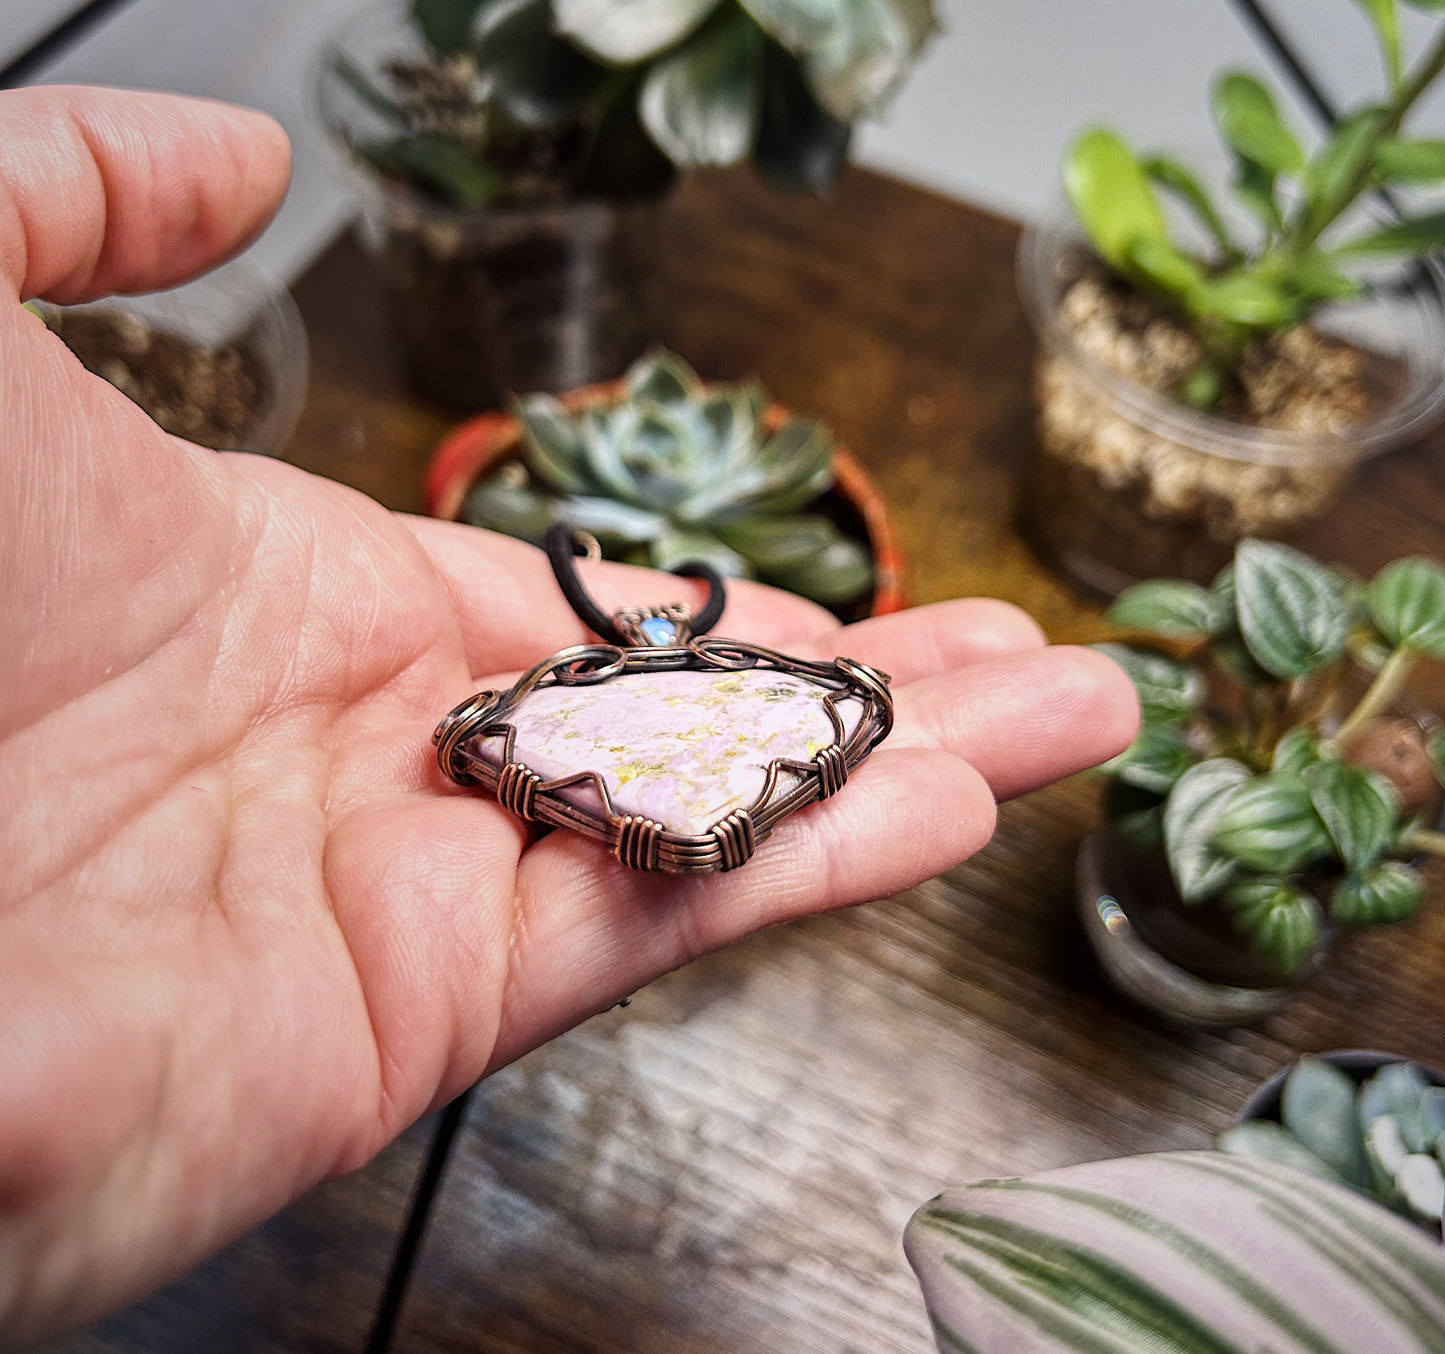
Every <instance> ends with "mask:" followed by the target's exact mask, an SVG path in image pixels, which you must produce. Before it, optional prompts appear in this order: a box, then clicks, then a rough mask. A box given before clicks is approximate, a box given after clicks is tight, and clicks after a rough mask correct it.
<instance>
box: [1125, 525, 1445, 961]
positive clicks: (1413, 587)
mask: <svg viewBox="0 0 1445 1354" xmlns="http://www.w3.org/2000/svg"><path fill="white" fill-rule="evenodd" d="M1106 619H1107V620H1108V621H1109V622H1111V623H1112V624H1114V625H1115V626H1117V627H1119V628H1120V629H1121V630H1122V631H1123V632H1125V633H1124V635H1123V640H1124V641H1125V642H1119V643H1107V644H1101V645H1099V646H1097V647H1099V648H1100V649H1101V650H1102V651H1103V652H1105V653H1107V654H1108V655H1109V656H1110V657H1111V658H1113V659H1114V660H1115V661H1116V662H1117V663H1118V664H1119V665H1120V666H1121V667H1122V668H1123V669H1124V671H1125V672H1127V673H1128V675H1129V676H1130V678H1131V679H1132V680H1133V682H1134V687H1135V690H1136V692H1137V694H1138V697H1139V704H1140V708H1141V711H1142V715H1143V720H1142V724H1141V726H1140V730H1139V735H1138V737H1137V738H1136V739H1135V740H1134V742H1133V743H1132V744H1131V745H1130V746H1129V748H1128V749H1126V750H1125V751H1124V752H1123V753H1121V754H1120V755H1119V756H1117V757H1115V758H1114V759H1113V760H1112V761H1110V762H1107V763H1105V765H1104V767H1103V768H1102V769H1103V771H1104V772H1105V773H1106V774H1108V775H1109V776H1111V777H1112V778H1113V779H1114V781H1115V784H1114V785H1113V786H1111V788H1110V793H1109V795H1108V797H1107V801H1106V802H1107V806H1108V810H1109V814H1110V817H1111V819H1112V821H1113V825H1114V828H1115V829H1116V831H1117V832H1118V833H1119V834H1120V835H1122V836H1123V837H1124V838H1125V839H1126V840H1128V841H1130V842H1132V843H1133V844H1134V845H1135V846H1136V847H1139V848H1145V849H1159V850H1162V851H1163V852H1164V855H1165V857H1166V859H1167V861H1168V864H1169V868H1170V872H1171V874H1172V876H1173V880H1174V883H1175V885H1176V888H1177V891H1178V894H1179V899H1180V901H1181V902H1182V904H1183V905H1184V906H1185V907H1186V908H1196V907H1217V908H1223V909H1224V911H1225V913H1226V914H1227V915H1228V917H1229V919H1230V920H1231V922H1232V923H1233V926H1234V928H1235V930H1236V931H1237V932H1238V933H1239V934H1240V935H1241V937H1243V938H1244V939H1245V940H1246V941H1247V942H1248V943H1249V946H1250V948H1251V949H1252V950H1253V951H1254V952H1255V954H1256V955H1257V956H1258V957H1259V958H1260V959H1261V960H1262V961H1264V963H1266V964H1267V965H1268V966H1269V968H1270V969H1272V970H1273V972H1274V973H1275V975H1277V976H1278V977H1279V978H1280V979H1282V980H1283V979H1288V978H1291V977H1293V976H1295V975H1296V974H1298V973H1300V972H1302V971H1304V970H1305V968H1306V967H1307V965H1308V963H1309V962H1310V960H1311V959H1312V957H1313V956H1314V955H1315V954H1316V953H1317V952H1318V950H1319V948H1320V946H1321V945H1322V943H1323V942H1324V940H1325V938H1326V936H1327V935H1328V933H1329V932H1330V931H1331V929H1334V928H1354V927H1364V926H1374V925H1379V924H1383V923H1388V922H1396V921H1401V920H1404V919H1405V918H1407V917H1409V916H1411V915H1412V914H1413V913H1414V912H1415V911H1416V910H1417V909H1418V908H1419V906H1420V903H1421V901H1422V899H1423V897H1424V892H1425V886H1424V880H1423V878H1422V876H1421V873H1420V870H1419V869H1418V868H1417V862H1418V861H1419V860H1420V859H1422V858H1423V856H1425V855H1427V854H1445V836H1442V834H1441V833H1440V832H1438V831H1436V830H1435V822H1436V820H1437V818H1438V816H1439V813H1440V803H1441V800H1442V787H1445V730H1442V728H1441V726H1440V724H1439V722H1438V721H1436V720H1429V721H1426V720H1419V719H1413V718H1408V717H1405V716H1402V715H1400V714H1399V713H1398V712H1397V710H1396V704H1397V702H1398V701H1399V699H1400V698H1401V696H1402V693H1403V692H1404V690H1405V686H1406V683H1407V681H1408V679H1409V677H1410V675H1411V673H1412V672H1413V670H1414V669H1415V667H1416V666H1417V665H1418V664H1419V663H1420V662H1421V661H1422V660H1427V659H1440V658H1445V569H1442V568H1441V567H1440V566H1439V565H1438V564H1436V563H1435V562H1434V561H1432V560H1428V559H1422V558H1410V559H1401V560H1396V561H1395V562H1394V563H1393V564H1389V565H1387V566H1386V567H1385V568H1383V569H1381V570H1380V572H1379V573H1378V574H1376V575H1375V576H1374V578H1373V579H1370V580H1369V581H1368V582H1366V581H1363V580H1358V579H1352V578H1349V577H1347V576H1346V575H1344V574H1342V573H1341V572H1340V571H1338V570H1335V569H1331V568H1329V567H1327V566H1325V565H1324V564H1321V563H1320V562H1319V561H1318V560H1315V559H1312V558H1311V557H1310V556H1308V555H1305V554H1303V553H1301V552H1300V551H1298V550H1294V549H1292V548H1291V547H1289V546H1286V545H1280V544H1277V543H1275V542H1271V541H1258V540H1245V541H1242V542H1241V543H1240V545H1239V547H1238V549H1237V550H1236V551H1235V557H1234V561H1233V563H1231V564H1229V565H1228V566H1226V568H1225V569H1224V570H1223V572H1222V573H1221V574H1220V575H1219V577H1218V578H1217V579H1216V580H1215V582H1214V584H1213V586H1212V587H1209V588H1203V587H1200V586H1198V585H1197V584H1194V583H1189V582H1186V581H1184V580H1182V579H1169V578H1164V579H1152V580H1150V581H1148V582H1144V583H1138V584H1135V585H1134V586H1133V587H1131V588H1128V589H1126V590H1125V591H1124V592H1122V593H1120V594H1119V596H1118V598H1116V599H1115V601H1114V604H1113V606H1112V607H1111V608H1110V610H1109V612H1108V614H1107V617H1106Z"/></svg>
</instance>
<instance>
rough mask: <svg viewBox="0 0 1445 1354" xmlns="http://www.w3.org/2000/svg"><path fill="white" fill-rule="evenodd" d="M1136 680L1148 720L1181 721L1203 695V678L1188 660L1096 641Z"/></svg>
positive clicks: (1189, 713)
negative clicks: (1183, 661) (1180, 660)
mask: <svg viewBox="0 0 1445 1354" xmlns="http://www.w3.org/2000/svg"><path fill="white" fill-rule="evenodd" d="M1094 648H1095V649H1097V650H1098V651H1099V652H1100V653H1101V654H1104V655H1105V656H1106V657H1108V658H1111V659H1112V660H1113V661H1114V662H1115V663H1117V664H1118V665H1119V666H1120V667H1121V668H1123V669H1124V671H1125V673H1127V674H1128V677H1129V680H1130V681H1131V682H1133V683H1134V691H1135V694H1136V695H1137V696H1138V697H1139V707H1140V709H1141V711H1142V712H1143V715H1144V720H1145V722H1146V723H1159V724H1167V723H1175V724H1177V723H1182V722H1183V721H1185V720H1187V719H1188V718H1189V716H1190V715H1192V714H1193V713H1194V712H1195V710H1197V709H1198V708H1199V702H1200V701H1201V700H1202V699H1203V698H1204V679H1203V678H1202V677H1201V676H1200V675H1199V673H1198V672H1196V671H1195V670H1194V669H1193V668H1191V667H1190V666H1189V665H1188V664H1187V663H1181V662H1179V661H1178V660H1177V659H1174V658H1170V657H1169V656H1168V655H1167V654H1161V653H1151V652H1149V650H1147V649H1139V648H1135V647H1134V646H1133V645H1129V644H1095V645H1094Z"/></svg>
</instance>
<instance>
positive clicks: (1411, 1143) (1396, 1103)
mask: <svg viewBox="0 0 1445 1354" xmlns="http://www.w3.org/2000/svg"><path fill="white" fill-rule="evenodd" d="M1217 1146H1218V1147H1219V1149H1220V1151H1223V1152H1230V1153H1233V1154H1234V1155H1236V1156H1246V1157H1257V1158H1260V1159H1262V1160H1265V1161H1277V1162H1279V1163H1280V1164H1281V1165H1283V1166H1293V1167H1295V1168H1296V1169H1298V1170H1304V1171H1309V1172H1310V1174H1311V1175H1318V1176H1322V1177H1324V1178H1325V1179H1327V1180H1335V1181H1338V1182H1339V1183H1341V1184H1345V1185H1349V1186H1351V1187H1353V1188H1354V1189H1357V1190H1361V1191H1363V1192H1364V1193H1366V1194H1369V1195H1371V1196H1373V1197H1374V1198H1375V1199H1377V1200H1378V1201H1379V1202H1380V1203H1382V1204H1384V1205H1385V1206H1386V1207H1387V1208H1393V1209H1395V1210H1396V1211H1397V1212H1400V1213H1403V1214H1405V1215H1406V1216H1407V1217H1409V1218H1412V1219H1413V1220H1414V1221H1416V1222H1418V1223H1419V1224H1420V1225H1421V1226H1422V1227H1424V1228H1426V1229H1427V1230H1429V1231H1431V1232H1433V1233H1434V1234H1435V1235H1436V1236H1439V1235H1440V1226H1441V1218H1442V1215H1445V1086H1432V1085H1431V1084H1430V1082H1429V1081H1428V1080H1427V1079H1426V1077H1425V1074H1424V1073H1423V1072H1422V1071H1421V1070H1420V1069H1419V1068H1418V1067H1417V1066H1415V1064H1414V1063H1408V1062H1388V1063H1386V1064H1385V1065H1384V1066H1382V1067H1380V1068H1378V1069H1377V1070H1376V1071H1374V1072H1372V1073H1371V1074H1370V1075H1369V1076H1367V1077H1365V1078H1364V1079H1363V1080H1361V1081H1359V1082H1358V1083H1357V1082H1356V1080H1355V1078H1354V1077H1352V1076H1350V1074H1349V1073H1348V1072H1346V1071H1344V1070H1343V1069H1342V1068H1339V1067H1336V1066H1335V1065H1334V1064H1333V1063H1331V1062H1327V1061H1325V1060H1324V1059H1323V1058H1312V1057H1304V1058H1301V1059H1300V1060H1299V1061H1298V1062H1297V1063H1296V1064H1295V1065H1294V1066H1293V1067H1292V1068H1291V1069H1290V1072H1289V1075H1288V1076H1287V1077H1286V1078H1285V1080H1284V1085H1283V1087H1282V1088H1281V1091H1280V1102H1279V1118H1278V1120H1275V1119H1269V1118H1255V1119H1246V1120H1245V1121H1244V1122H1242V1123H1238V1124H1235V1125H1233V1126H1232V1127H1230V1128H1227V1129H1225V1130H1224V1132H1223V1133H1221V1134H1220V1135H1219V1137H1218V1139H1217Z"/></svg>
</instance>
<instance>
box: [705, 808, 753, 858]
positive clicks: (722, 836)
mask: <svg viewBox="0 0 1445 1354" xmlns="http://www.w3.org/2000/svg"><path fill="white" fill-rule="evenodd" d="M712 835H713V836H714V837H716V838H717V844H718V850H719V851H720V852H721V853H722V864H721V866H720V868H721V869H724V870H736V869H737V868H738V866H739V865H746V864H747V863H748V861H749V860H751V859H752V855H753V852H754V851H756V850H757V849H758V840H757V834H756V833H755V832H754V831H753V816H752V814H750V813H749V812H748V811H747V810H746V809H734V810H733V811H732V812H731V813H730V814H728V816H727V817H726V818H724V819H723V820H722V822H720V823H714V824H713V829H712Z"/></svg>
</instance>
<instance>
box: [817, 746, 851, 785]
mask: <svg viewBox="0 0 1445 1354" xmlns="http://www.w3.org/2000/svg"><path fill="white" fill-rule="evenodd" d="M813 766H814V767H815V768H816V769H817V773H818V798H819V799H827V798H828V797H829V796H830V795H835V794H837V793H838V791H839V790H841V789H842V788H843V787H844V786H845V785H846V784H847V783H848V763H847V761H846V759H845V758H844V756H843V749H842V748H841V747H840V746H839V745H838V744H837V743H833V744H831V745H830V746H829V747H825V748H823V749H822V750H821V751H819V753H818V755H817V756H816V757H814V758H813Z"/></svg>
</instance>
